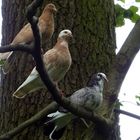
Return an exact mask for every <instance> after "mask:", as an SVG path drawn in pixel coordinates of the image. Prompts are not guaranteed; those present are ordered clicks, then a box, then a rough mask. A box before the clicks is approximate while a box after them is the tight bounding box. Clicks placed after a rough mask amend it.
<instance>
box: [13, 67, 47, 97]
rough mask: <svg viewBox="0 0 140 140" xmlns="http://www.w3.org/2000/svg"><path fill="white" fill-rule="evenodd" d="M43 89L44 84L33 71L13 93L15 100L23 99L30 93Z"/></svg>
mask: <svg viewBox="0 0 140 140" xmlns="http://www.w3.org/2000/svg"><path fill="white" fill-rule="evenodd" d="M41 88H44V84H43V82H42V81H41V79H40V77H39V75H38V73H37V72H36V70H35V69H33V71H32V72H31V74H30V75H29V76H28V78H27V79H26V80H25V81H24V82H23V84H22V85H21V86H20V87H19V88H18V89H17V90H16V91H15V92H14V93H13V96H14V97H16V98H24V97H25V96H26V95H27V94H29V93H32V92H34V91H36V90H39V89H41Z"/></svg>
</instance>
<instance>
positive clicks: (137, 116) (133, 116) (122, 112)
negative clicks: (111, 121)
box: [114, 109, 140, 120]
mask: <svg viewBox="0 0 140 140" xmlns="http://www.w3.org/2000/svg"><path fill="white" fill-rule="evenodd" d="M114 112H115V113H119V114H124V115H127V116H129V117H132V118H135V119H138V120H140V116H139V115H136V114H133V113H130V112H128V111H124V110H121V109H114Z"/></svg>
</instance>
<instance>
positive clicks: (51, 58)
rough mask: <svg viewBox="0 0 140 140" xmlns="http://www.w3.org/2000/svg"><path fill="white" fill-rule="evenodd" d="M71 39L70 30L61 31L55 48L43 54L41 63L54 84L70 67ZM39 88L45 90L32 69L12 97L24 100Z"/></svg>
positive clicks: (36, 73)
mask: <svg viewBox="0 0 140 140" xmlns="http://www.w3.org/2000/svg"><path fill="white" fill-rule="evenodd" d="M71 38H72V33H71V31H70V30H63V31H61V32H60V33H59V36H58V38H57V43H56V44H55V46H54V47H53V48H52V49H50V50H49V51H47V52H46V53H45V54H44V57H43V61H44V64H45V68H46V71H47V72H48V75H49V77H50V78H51V80H52V81H53V82H54V83H55V84H57V83H58V82H59V81H60V80H61V79H62V78H63V77H64V76H65V74H66V72H67V71H68V70H69V68H70V66H71V61H72V60H71V55H70V52H69V47H68V43H69V41H70V39H71ZM41 88H45V85H44V84H43V82H42V81H41V78H40V76H39V74H38V72H37V71H36V68H34V69H33V70H32V72H31V74H30V75H29V76H28V78H27V79H26V80H25V81H24V82H23V84H22V85H21V86H20V87H19V88H18V89H17V90H16V91H15V92H14V93H13V96H15V97H17V98H24V97H25V96H26V95H27V94H29V93H32V92H34V91H36V90H38V89H41Z"/></svg>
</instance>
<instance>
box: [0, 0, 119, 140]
mask: <svg viewBox="0 0 140 140" xmlns="http://www.w3.org/2000/svg"><path fill="white" fill-rule="evenodd" d="M2 2H3V3H2V15H3V28H2V36H3V38H2V45H5V44H8V43H10V42H11V41H12V39H13V38H14V36H15V35H16V33H17V32H18V31H19V30H20V28H21V27H22V26H23V24H24V23H25V22H24V21H26V17H25V11H26V8H27V5H28V4H29V3H30V2H31V0H22V1H21V0H13V1H11V0H3V1H2ZM48 2H49V1H47V0H46V1H45V2H44V5H45V4H46V3H48ZM53 3H54V4H56V7H57V8H58V9H59V11H58V13H57V16H56V19H55V21H56V22H55V25H56V26H55V33H54V36H53V39H52V42H53V43H51V44H54V43H55V41H56V38H57V36H58V33H59V31H61V30H62V29H65V28H67V29H70V30H71V31H72V32H73V36H74V41H73V42H72V43H71V44H70V51H71V55H72V59H73V64H72V66H71V68H70V70H69V72H68V73H67V75H66V76H65V78H64V79H63V80H62V81H61V82H60V86H61V88H62V89H63V90H64V91H65V93H66V94H71V93H72V92H73V91H75V90H77V89H79V88H81V87H83V86H84V85H85V84H86V82H87V80H88V78H89V77H90V75H91V74H93V73H96V72H104V73H108V72H109V70H110V68H111V64H112V62H113V61H114V56H115V47H116V44H115V29H114V27H115V21H114V19H115V18H114V16H115V13H114V3H113V1H112V0H98V1H97V0H81V1H77V0H71V1H68V0H59V1H57V0H53ZM23 15H24V16H23ZM27 56H28V57H27ZM32 68H33V60H32V58H31V57H30V56H29V55H28V54H26V53H23V52H21V53H19V52H18V53H17V55H16V60H15V67H14V68H13V69H12V70H11V71H10V73H8V74H6V75H4V79H3V85H2V87H1V94H0V112H1V115H0V122H1V125H0V133H1V134H2V133H4V132H7V131H9V130H11V129H12V128H14V127H16V126H17V125H19V124H20V123H21V122H23V121H25V120H27V119H28V118H30V117H31V116H33V115H34V114H35V113H37V112H38V111H39V110H41V109H42V108H43V107H45V106H46V105H47V104H48V102H49V101H48V100H47V94H46V91H39V92H37V93H34V94H32V95H29V96H27V97H26V98H25V99H22V100H18V99H15V98H13V97H12V92H14V91H15V89H16V88H17V87H18V86H19V85H20V84H21V83H22V82H23V81H24V80H25V79H26V77H27V75H28V74H29V73H30V71H31V69H32ZM105 98H106V97H105ZM106 102H107V100H106ZM104 111H105V112H104V113H101V114H108V112H109V111H108V112H107V110H104ZM108 117H110V115H108ZM116 126H117V125H116V124H114V128H112V130H116ZM117 130H118V128H117ZM81 134H82V135H81ZM14 139H15V140H17V139H18V140H23V139H27V140H43V139H46V137H45V136H44V135H43V133H42V130H41V128H39V127H38V126H36V125H34V126H32V127H29V128H28V129H26V130H24V131H23V132H22V133H20V134H19V135H18V136H16V137H15V138H14ZM62 139H63V140H72V139H73V140H80V139H82V140H92V139H95V140H109V139H110V140H118V139H119V133H117V135H116V131H112V133H111V132H110V134H102V133H100V132H97V131H96V127H95V125H91V126H90V127H89V128H88V129H87V127H86V126H85V124H84V123H82V122H81V121H80V120H78V121H74V122H72V123H71V124H70V125H69V126H68V129H67V130H66V132H65V135H64V136H63V138H62Z"/></svg>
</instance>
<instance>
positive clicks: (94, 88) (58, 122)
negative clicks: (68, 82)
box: [44, 73, 107, 140]
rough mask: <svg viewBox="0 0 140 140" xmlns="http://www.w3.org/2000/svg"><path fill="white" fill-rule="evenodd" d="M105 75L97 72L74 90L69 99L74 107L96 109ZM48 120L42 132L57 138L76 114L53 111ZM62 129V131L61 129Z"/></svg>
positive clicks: (99, 101) (52, 139) (98, 104)
mask: <svg viewBox="0 0 140 140" xmlns="http://www.w3.org/2000/svg"><path fill="white" fill-rule="evenodd" d="M105 79H106V80H107V78H106V75H105V74H103V73H97V74H96V75H93V76H92V78H91V79H90V81H89V82H88V84H87V86H86V87H85V88H82V89H79V90H77V91H76V92H74V93H73V94H72V95H71V96H70V97H69V100H70V101H71V103H72V104H74V105H75V106H76V107H78V106H80V107H82V108H84V109H86V110H88V111H96V110H97V109H98V107H99V106H100V105H101V103H102V100H103V97H102V94H103V87H104V80H105ZM48 117H49V121H48V122H46V123H45V124H44V134H45V135H47V136H49V138H50V139H51V140H55V139H57V140H58V139H59V138H61V137H62V135H63V131H64V130H65V127H66V126H67V125H68V123H69V122H70V121H71V120H72V119H74V118H75V117H76V116H75V115H73V114H72V113H70V112H67V113H64V112H59V111H57V112H55V113H51V114H49V115H48ZM61 130H62V131H61Z"/></svg>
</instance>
